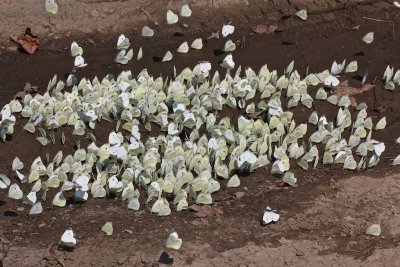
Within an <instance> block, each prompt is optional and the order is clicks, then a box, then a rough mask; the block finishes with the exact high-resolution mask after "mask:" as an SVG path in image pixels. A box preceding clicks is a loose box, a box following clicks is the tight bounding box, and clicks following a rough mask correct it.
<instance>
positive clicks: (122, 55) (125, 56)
mask: <svg viewBox="0 0 400 267" xmlns="http://www.w3.org/2000/svg"><path fill="white" fill-rule="evenodd" d="M132 57H133V50H132V49H130V50H129V51H128V52H126V50H125V49H122V50H121V51H119V53H118V54H117V56H116V57H115V60H114V61H115V62H116V63H119V64H122V65H126V64H128V62H129V60H131V59H132Z"/></svg>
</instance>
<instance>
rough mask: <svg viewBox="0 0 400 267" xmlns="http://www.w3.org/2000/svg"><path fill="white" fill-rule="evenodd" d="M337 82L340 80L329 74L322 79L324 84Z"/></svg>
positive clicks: (336, 84)
mask: <svg viewBox="0 0 400 267" xmlns="http://www.w3.org/2000/svg"><path fill="white" fill-rule="evenodd" d="M339 83H340V81H339V80H338V78H336V77H335V76H333V75H329V76H328V77H327V78H326V79H325V81H324V84H325V85H328V86H338V85H339Z"/></svg>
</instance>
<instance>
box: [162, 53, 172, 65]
mask: <svg viewBox="0 0 400 267" xmlns="http://www.w3.org/2000/svg"><path fill="white" fill-rule="evenodd" d="M172 57H173V56H172V53H171V51H167V53H165V55H164V57H163V58H162V60H161V61H162V62H168V61H171V60H172Z"/></svg>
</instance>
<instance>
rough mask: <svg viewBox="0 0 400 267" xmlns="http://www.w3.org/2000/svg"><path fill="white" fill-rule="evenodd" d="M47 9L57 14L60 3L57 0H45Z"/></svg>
mask: <svg viewBox="0 0 400 267" xmlns="http://www.w3.org/2000/svg"><path fill="white" fill-rule="evenodd" d="M45 7H46V11H47V12H49V13H51V14H53V15H55V14H57V12H58V5H57V3H56V2H55V0H45Z"/></svg>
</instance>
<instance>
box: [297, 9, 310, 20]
mask: <svg viewBox="0 0 400 267" xmlns="http://www.w3.org/2000/svg"><path fill="white" fill-rule="evenodd" d="M296 16H297V17H299V18H301V19H302V20H307V9H302V10H299V11H297V12H296Z"/></svg>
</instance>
